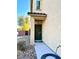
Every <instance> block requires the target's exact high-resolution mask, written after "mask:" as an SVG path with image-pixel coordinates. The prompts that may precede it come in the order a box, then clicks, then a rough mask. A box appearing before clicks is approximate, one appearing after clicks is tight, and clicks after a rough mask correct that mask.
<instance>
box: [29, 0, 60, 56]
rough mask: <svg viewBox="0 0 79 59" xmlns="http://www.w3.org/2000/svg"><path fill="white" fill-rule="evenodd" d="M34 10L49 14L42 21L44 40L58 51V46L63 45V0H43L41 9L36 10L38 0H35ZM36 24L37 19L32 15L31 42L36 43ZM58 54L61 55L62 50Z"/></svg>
mask: <svg viewBox="0 0 79 59" xmlns="http://www.w3.org/2000/svg"><path fill="white" fill-rule="evenodd" d="M33 12H39V13H46V14H47V17H46V19H45V20H44V22H43V23H42V40H43V42H44V43H46V44H47V45H48V46H49V47H50V48H51V49H52V50H54V52H56V48H57V47H58V46H59V45H61V1H60V0H41V9H40V10H36V0H33ZM34 24H35V19H34V18H33V17H31V36H30V38H31V44H34V40H35V38H34V34H35V33H34V30H35V29H34ZM59 51H60V50H59ZM58 54H59V55H60V52H59V53H58Z"/></svg>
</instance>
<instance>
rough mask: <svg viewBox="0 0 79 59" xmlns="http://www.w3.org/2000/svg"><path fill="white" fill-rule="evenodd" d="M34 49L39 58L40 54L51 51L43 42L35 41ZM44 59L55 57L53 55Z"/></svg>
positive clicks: (38, 58) (39, 58)
mask: <svg viewBox="0 0 79 59" xmlns="http://www.w3.org/2000/svg"><path fill="white" fill-rule="evenodd" d="M35 50H36V54H37V59H41V56H42V55H44V54H46V53H53V54H55V53H54V52H53V51H51V50H50V49H49V48H48V47H47V46H46V45H45V44H44V43H35ZM46 59H55V58H53V57H51V56H50V57H47V58H46Z"/></svg>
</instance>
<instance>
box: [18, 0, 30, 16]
mask: <svg viewBox="0 0 79 59" xmlns="http://www.w3.org/2000/svg"><path fill="white" fill-rule="evenodd" d="M29 11H30V0H17V16H24V15H27V12H29Z"/></svg>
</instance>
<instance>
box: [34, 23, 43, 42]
mask: <svg viewBox="0 0 79 59" xmlns="http://www.w3.org/2000/svg"><path fill="white" fill-rule="evenodd" d="M35 42H42V24H35Z"/></svg>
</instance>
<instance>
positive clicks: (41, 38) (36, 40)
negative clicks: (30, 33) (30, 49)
mask: <svg viewBox="0 0 79 59" xmlns="http://www.w3.org/2000/svg"><path fill="white" fill-rule="evenodd" d="M36 25H37V26H38V25H41V39H40V40H36V38H35V42H42V24H35V25H34V26H35V27H36ZM35 36H36V28H35V34H34V37H35Z"/></svg>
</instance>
